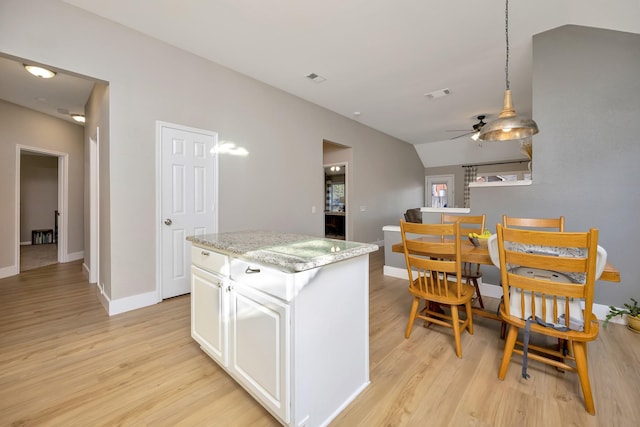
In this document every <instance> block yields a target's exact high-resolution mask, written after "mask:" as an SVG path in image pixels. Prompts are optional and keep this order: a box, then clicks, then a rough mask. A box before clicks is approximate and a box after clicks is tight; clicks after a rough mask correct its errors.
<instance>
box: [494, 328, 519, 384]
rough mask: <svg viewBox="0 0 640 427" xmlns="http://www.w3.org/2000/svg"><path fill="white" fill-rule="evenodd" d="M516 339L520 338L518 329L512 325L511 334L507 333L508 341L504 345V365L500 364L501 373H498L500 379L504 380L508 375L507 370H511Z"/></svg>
mask: <svg viewBox="0 0 640 427" xmlns="http://www.w3.org/2000/svg"><path fill="white" fill-rule="evenodd" d="M516 338H518V328H516V327H515V326H513V325H511V326H509V332H508V333H507V341H506V342H505V343H504V353H502V363H501V364H500V371H499V372H498V378H500V379H501V380H504V377H505V375H507V369H508V368H509V362H510V361H511V355H512V354H513V347H514V346H515V345H516Z"/></svg>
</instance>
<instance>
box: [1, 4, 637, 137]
mask: <svg viewBox="0 0 640 427" xmlns="http://www.w3.org/2000/svg"><path fill="white" fill-rule="evenodd" d="M64 1H65V2H66V3H69V4H72V5H75V6H77V7H80V8H83V9H85V10H87V11H89V12H92V13H95V14H97V15H100V16H103V17H105V18H107V19H110V20H113V21H115V22H118V23H120V24H122V25H124V26H127V27H130V28H133V29H136V30H138V31H140V32H142V33H145V34H148V35H150V36H152V37H154V38H157V39H160V40H163V41H165V42H167V43H169V44H171V45H174V46H177V47H179V48H182V49H184V50H187V51H190V52H193V53H195V54H197V55H199V56H202V57H204V58H208V59H210V60H212V61H214V62H217V63H219V64H222V65H224V66H227V67H228V68H231V69H234V70H236V71H238V72H241V73H243V74H246V75H248V76H251V77H253V78H255V79H257V80H260V81H263V82H265V83H267V84H269V85H271V86H274V87H277V88H280V89H282V90H284V91H286V92H289V93H291V94H293V95H296V96H298V97H300V98H303V99H306V100H308V101H310V102H313V103H315V104H318V105H321V106H323V107H325V108H327V109H329V110H332V111H335V112H337V113H339V114H341V115H344V116H346V117H349V118H352V119H354V120H356V121H358V122H361V123H363V124H365V125H367V126H370V127H372V128H375V129H378V130H380V131H382V132H385V133H387V134H389V135H392V136H395V137H397V138H399V139H402V140H404V141H407V142H409V143H412V144H422V143H427V142H436V141H444V140H448V139H450V138H452V137H455V136H458V135H460V134H462V133H464V132H465V131H467V130H469V131H470V130H471V127H472V125H473V124H474V123H475V122H476V120H475V117H476V116H477V115H479V114H485V115H487V116H488V119H485V121H490V120H491V119H494V118H495V117H496V115H497V114H498V113H499V112H500V109H501V107H502V95H503V91H504V89H505V73H504V69H505V22H504V19H505V13H504V12H505V3H504V1H502V0H485V1H478V0H447V1H442V0H437V1H436V0H402V1H389V0H323V1H309V0H269V1H251V0H208V1H205V0H181V1H179V2H178V1H175V0H136V1H130V0H108V1H107V0H64ZM509 8H510V11H509V27H510V30H509V37H510V64H509V77H510V83H511V89H512V90H513V98H514V106H515V109H516V111H517V112H518V114H519V115H523V116H529V117H530V116H531V113H532V112H531V104H532V103H531V37H532V35H533V34H536V33H539V32H542V31H545V30H549V29H551V28H555V27H558V26H561V25H565V24H579V25H587V26H593V27H600V28H610V29H617V30H622V31H630V32H640V23H639V22H640V19H638V18H639V17H640V0H616V1H615V2H610V1H605V0H563V1H558V0H536V1H525V0H515V1H514V0H512V1H511V3H510V6H509ZM7 62H11V61H5V60H0V73H2V74H1V75H2V76H3V81H5V82H6V80H5V79H4V76H5V75H6V76H7V78H11V79H13V78H16V79H18V75H17V74H20V73H18V71H15V74H7V71H6V70H8V68H7V67H9V66H10V64H9V63H7ZM54 65H55V64H54ZM20 71H22V70H20ZM22 73H24V71H22ZM309 73H316V74H319V75H320V76H322V77H324V78H326V81H324V82H323V83H315V82H313V81H311V80H309V79H307V78H306V77H305V76H306V75H307V74H309ZM25 74H26V73H25ZM22 77H24V76H22ZM58 77H62V76H58ZM58 77H56V78H55V79H53V80H52V81H50V82H34V80H33V78H30V79H31V80H30V81H29V83H30V86H21V87H20V88H18V89H16V90H13V91H11V90H10V89H9V86H11V88H13V86H12V85H10V84H5V83H3V84H0V98H1V99H7V100H9V101H11V102H14V103H16V104H20V105H25V106H28V107H30V108H35V109H38V110H40V111H42V110H43V109H42V108H36V107H37V106H38V104H44V103H45V102H44V101H34V99H37V98H44V99H46V104H49V106H50V108H51V109H52V110H54V113H55V110H56V109H57V108H65V109H68V110H69V111H70V112H74V111H75V110H77V108H78V107H77V106H78V105H81V106H82V105H84V101H86V99H87V97H88V92H87V89H88V90H90V87H91V82H87V81H86V80H83V79H80V80H79V81H77V80H74V81H76V83H78V84H80V88H79V89H78V90H77V91H76V89H75V86H74V87H73V88H70V87H69V85H68V84H63V83H66V82H65V80H63V79H62V78H60V79H58ZM16 81H17V80H16ZM40 83H43V84H42V85H40ZM44 83H51V85H52V86H53V84H55V85H57V84H58V83H60V85H61V91H60V93H59V94H54V93H52V92H49V93H45V92H42V93H43V94H42V95H40V92H39V91H45V87H44ZM87 83H88V86H87ZM21 84H23V83H21ZM36 84H38V86H37V90H36V89H35V88H36V86H35V85H36ZM31 85H33V87H31ZM445 88H447V89H449V90H450V91H451V94H450V95H449V96H446V97H443V98H438V99H428V98H427V97H426V96H425V94H426V93H429V92H432V91H436V90H440V89H445ZM58 96H64V97H65V98H59V99H58ZM74 97H79V98H82V97H84V100H82V99H80V100H79V101H76V100H73V99H72V98H74ZM23 98H24V99H23ZM77 102H80V104H78V103H77ZM40 107H42V105H40ZM72 110H73V111H72ZM356 112H358V113H359V115H356ZM55 114H59V113H55ZM534 119H535V115H534ZM449 130H457V131H455V132H450V131H449Z"/></svg>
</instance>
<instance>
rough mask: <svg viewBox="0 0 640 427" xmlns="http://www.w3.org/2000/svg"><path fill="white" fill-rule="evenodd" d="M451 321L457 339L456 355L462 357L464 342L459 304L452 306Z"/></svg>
mask: <svg viewBox="0 0 640 427" xmlns="http://www.w3.org/2000/svg"><path fill="white" fill-rule="evenodd" d="M451 321H452V322H453V337H454V338H455V340H456V355H457V356H458V357H460V358H462V342H461V340H460V318H459V316H458V306H457V305H452V306H451Z"/></svg>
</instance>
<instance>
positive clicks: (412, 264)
mask: <svg viewBox="0 0 640 427" xmlns="http://www.w3.org/2000/svg"><path fill="white" fill-rule="evenodd" d="M400 231H401V234H402V244H403V246H404V257H405V260H406V263H407V273H408V275H409V293H410V294H411V295H413V302H412V304H411V313H410V315H409V324H408V325H407V330H406V332H405V338H409V336H410V335H411V329H412V328H413V324H414V322H415V320H416V319H422V320H424V321H425V322H426V324H427V325H429V324H431V323H433V324H436V325H441V326H446V327H449V328H452V329H453V335H454V339H455V346H456V355H457V356H458V357H462V345H461V338H460V335H461V333H462V331H464V330H465V329H466V330H468V331H469V333H470V334H473V317H472V314H471V299H472V298H473V292H474V287H473V286H471V285H469V284H466V283H464V282H463V281H462V268H461V263H462V262H461V256H460V224H459V223H454V224H415V223H409V222H405V221H400ZM421 300H424V301H425V307H424V309H422V310H421V311H420V312H418V308H419V305H420V301H421ZM429 303H435V304H437V305H439V306H443V305H444V306H449V307H450V309H451V315H447V314H446V313H445V312H444V310H443V311H439V310H434V309H433V308H432V306H431V304H429ZM459 306H464V311H465V313H466V318H464V319H460V316H459V313H458V307H459Z"/></svg>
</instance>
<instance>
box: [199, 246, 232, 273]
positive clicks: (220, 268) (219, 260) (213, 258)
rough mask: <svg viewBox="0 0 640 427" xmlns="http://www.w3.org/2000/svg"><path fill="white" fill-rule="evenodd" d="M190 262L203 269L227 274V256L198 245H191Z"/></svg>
mask: <svg viewBox="0 0 640 427" xmlns="http://www.w3.org/2000/svg"><path fill="white" fill-rule="evenodd" d="M191 263H192V264H193V265H197V266H198V267H200V268H202V269H204V270H207V271H210V272H213V273H218V274H220V275H223V276H229V257H228V256H226V255H223V254H221V253H218V252H214V251H212V250H209V249H205V248H201V247H199V246H192V247H191Z"/></svg>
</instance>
